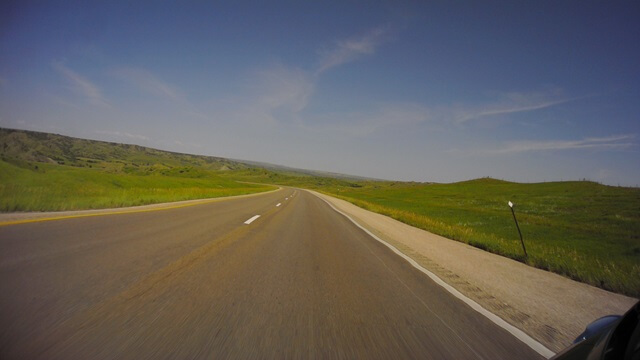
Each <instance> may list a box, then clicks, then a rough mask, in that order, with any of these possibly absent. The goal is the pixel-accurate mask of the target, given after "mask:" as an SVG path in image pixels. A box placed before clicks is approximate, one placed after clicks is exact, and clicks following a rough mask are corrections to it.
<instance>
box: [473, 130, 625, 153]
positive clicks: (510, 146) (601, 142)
mask: <svg viewBox="0 0 640 360" xmlns="http://www.w3.org/2000/svg"><path fill="white" fill-rule="evenodd" d="M634 139H635V135H630V134H629V135H616V136H607V137H597V138H585V139H581V140H548V141H529V140H523V141H513V142H509V143H507V144H505V146H503V147H501V148H498V149H494V150H488V151H485V153H488V154H514V153H523V152H533V151H553V150H580V149H592V150H621V149H628V148H631V147H634V146H637V145H638V144H637V142H635V141H633V140H634Z"/></svg>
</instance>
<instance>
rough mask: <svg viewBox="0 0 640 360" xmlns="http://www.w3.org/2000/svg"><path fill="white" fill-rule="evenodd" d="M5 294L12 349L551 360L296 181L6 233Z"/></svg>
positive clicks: (3, 316)
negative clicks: (244, 194)
mask: <svg viewBox="0 0 640 360" xmlns="http://www.w3.org/2000/svg"><path fill="white" fill-rule="evenodd" d="M278 204H280V205H279V206H277V205H278ZM258 215H259V216H258ZM256 216H257V217H256ZM251 219H253V220H251ZM249 220H251V221H249ZM0 294H2V295H1V296H0V322H1V323H2V326H1V327H0V358H2V359H14V358H41V359H70V358H91V359H106V358H119V359H159V358H160V359H161V358H327V357H330V358H349V359H351V358H367V359H375V358H381V359H382V358H384V359H387V358H421V359H513V358H518V359H540V358H541V356H540V355H538V354H537V353H535V352H534V351H533V350H531V349H530V348H529V347H527V346H526V345H524V344H523V343H521V342H520V341H519V340H517V339H516V338H515V337H513V336H512V335H510V334H509V333H507V332H506V331H505V330H503V329H502V328H500V327H498V326H496V325H495V324H493V323H492V322H490V321H489V320H488V319H486V318H485V317H483V316H482V315H480V314H478V313H477V312H475V311H474V310H472V309H471V308H469V307H468V306H467V305H465V304H464V303H463V302H462V301H460V300H458V299H457V298H455V297H453V296H452V295H450V294H449V293H448V292H446V291H444V290H443V289H442V288H441V287H440V286H438V285H437V284H435V283H434V282H433V281H431V280H430V279H429V278H428V277H426V276H425V275H424V274H423V273H421V272H420V271H418V270H416V269H415V268H413V267H412V266H411V265H410V264H409V263H407V261H405V260H404V259H402V258H400V257H399V256H397V255H396V254H394V253H393V252H391V251H390V250H389V249H388V248H386V247H385V246H384V245H382V244H380V243H379V242H378V241H376V240H374V239H372V238H371V237H370V236H369V235H367V234H366V233H365V232H364V231H363V230H361V229H360V228H358V227H357V226H355V225H354V224H353V223H352V222H351V221H349V220H348V219H346V218H345V217H344V216H342V215H341V214H338V213H337V212H335V211H334V210H333V209H331V208H330V207H329V206H328V205H327V204H326V203H325V202H323V201H322V200H320V199H318V198H317V197H315V196H314V195H312V194H309V193H307V192H303V191H299V190H293V189H283V190H282V191H277V192H273V193H267V194H263V195H260V196H254V197H248V198H241V199H229V200H226V201H221V202H214V203H206V204H201V205H195V206H190V207H185V208H177V209H170V210H165V211H154V212H146V213H145V212H142V213H133V214H121V215H111V216H97V217H89V218H76V219H65V220H59V221H49V222H38V223H30V224H22V225H13V226H5V227H0Z"/></svg>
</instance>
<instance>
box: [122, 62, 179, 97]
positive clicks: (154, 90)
mask: <svg viewBox="0 0 640 360" xmlns="http://www.w3.org/2000/svg"><path fill="white" fill-rule="evenodd" d="M114 74H115V75H116V76H117V77H119V78H121V79H123V80H125V81H127V82H129V83H131V84H133V85H135V86H136V87H138V88H139V89H141V90H143V91H145V92H147V93H149V94H152V95H155V96H159V97H164V98H167V99H170V100H173V101H183V100H184V95H183V94H182V92H180V91H179V90H178V89H177V88H176V87H174V86H171V85H169V84H168V83H166V82H164V81H162V80H161V79H160V78H158V77H157V76H155V75H154V74H152V73H151V72H150V71H148V70H145V69H138V68H120V69H117V70H115V71H114Z"/></svg>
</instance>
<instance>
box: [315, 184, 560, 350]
mask: <svg viewBox="0 0 640 360" xmlns="http://www.w3.org/2000/svg"><path fill="white" fill-rule="evenodd" d="M312 194H313V193H312ZM313 195H314V196H316V197H318V198H319V199H321V200H322V201H324V202H325V203H327V205H329V206H330V207H331V208H332V209H333V210H334V211H336V212H337V213H339V214H341V215H342V216H344V217H346V218H347V219H349V220H350V221H351V222H352V223H354V224H355V225H356V226H357V227H359V228H360V229H362V230H363V231H364V232H366V233H367V234H368V235H369V236H371V237H372V238H374V239H376V240H378V241H379V242H380V243H382V244H383V245H385V246H386V247H388V248H389V249H391V251H393V252H394V253H396V254H398V255H399V256H400V257H402V258H403V259H405V260H407V261H408V262H409V264H411V265H412V266H413V267H414V268H416V269H418V270H420V271H421V272H423V273H424V274H425V275H427V276H428V277H430V278H431V280H433V281H434V282H435V283H436V284H438V285H440V286H442V287H443V288H444V289H445V290H447V291H448V292H449V293H451V295H453V296H455V297H457V298H458V299H460V300H462V302H464V303H465V304H467V305H469V306H470V307H471V308H472V309H473V310H475V311H477V312H479V313H480V314H481V315H484V317H486V318H487V319H489V320H491V322H493V323H494V324H496V325H498V326H500V327H501V328H503V329H505V330H506V331H507V332H509V333H510V334H511V335H513V336H515V337H516V338H517V339H518V340H520V341H522V342H523V343H525V344H526V345H527V346H529V347H530V348H531V349H533V350H534V351H535V352H537V353H538V354H540V355H542V356H544V357H545V358H547V359H549V358H551V357H552V356H554V355H555V353H554V352H553V351H551V350H549V349H548V348H547V347H546V346H544V345H542V344H541V343H539V342H538V341H536V340H535V339H534V338H532V337H531V336H529V335H527V334H526V333H525V332H524V331H522V330H520V329H518V328H517V327H515V326H513V325H511V324H509V323H508V322H506V321H504V320H503V319H502V318H501V317H499V316H498V315H496V314H494V313H492V312H490V311H489V310H487V309H485V308H483V307H482V305H480V304H478V303H477V302H475V301H473V300H471V299H469V298H468V297H466V296H465V295H463V294H462V293H461V292H460V291H458V290H456V289H455V288H454V287H453V286H451V285H449V284H447V283H446V282H444V281H443V280H442V279H440V278H439V277H438V276H437V275H436V274H434V273H432V272H431V271H429V270H427V269H425V268H424V267H422V265H420V264H418V263H417V262H416V261H415V260H413V259H412V258H410V257H409V256H407V255H405V254H404V253H402V252H401V251H400V250H398V249H397V248H396V247H395V246H393V245H391V244H389V243H387V242H386V241H384V240H382V239H380V238H379V237H377V236H376V235H375V234H373V233H372V232H371V231H369V230H367V229H365V228H364V227H363V226H362V225H360V224H358V223H357V222H356V221H355V220H353V219H352V218H351V217H350V216H349V215H347V214H345V213H344V212H342V211H340V210H338V209H337V208H336V207H335V206H333V204H331V203H330V202H329V201H327V200H325V199H323V198H321V197H320V196H318V195H315V194H313Z"/></svg>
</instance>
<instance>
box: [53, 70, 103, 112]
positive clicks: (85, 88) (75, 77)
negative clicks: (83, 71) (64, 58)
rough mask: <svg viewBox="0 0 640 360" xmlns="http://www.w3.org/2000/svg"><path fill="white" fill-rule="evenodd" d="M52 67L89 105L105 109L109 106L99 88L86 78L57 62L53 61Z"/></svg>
mask: <svg viewBox="0 0 640 360" xmlns="http://www.w3.org/2000/svg"><path fill="white" fill-rule="evenodd" d="M52 66H53V68H54V69H55V70H56V71H58V72H59V73H60V74H62V75H64V77H65V78H66V79H67V81H68V82H69V83H70V84H71V86H72V89H73V90H74V91H75V92H76V93H78V94H80V95H81V96H84V97H86V98H87V99H88V100H89V102H90V103H91V104H93V105H98V106H107V107H110V106H111V105H110V104H109V102H108V101H107V99H106V98H105V97H104V96H103V95H102V91H101V90H100V88H98V87H97V86H96V85H94V84H93V83H92V82H91V81H89V80H88V79H87V78H85V77H84V76H81V75H80V74H78V73H77V72H75V71H73V70H71V69H69V68H68V67H66V66H64V65H63V64H62V63H61V62H59V61H54V62H53V64H52Z"/></svg>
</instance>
